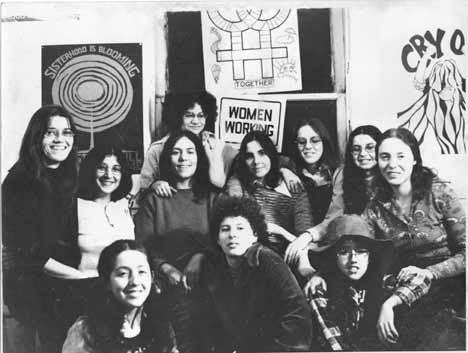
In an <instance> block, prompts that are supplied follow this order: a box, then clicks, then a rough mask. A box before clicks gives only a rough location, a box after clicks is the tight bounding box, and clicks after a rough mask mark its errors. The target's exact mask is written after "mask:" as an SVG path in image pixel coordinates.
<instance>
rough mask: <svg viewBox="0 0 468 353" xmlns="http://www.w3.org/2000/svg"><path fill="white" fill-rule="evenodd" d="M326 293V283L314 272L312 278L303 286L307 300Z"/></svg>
mask: <svg viewBox="0 0 468 353" xmlns="http://www.w3.org/2000/svg"><path fill="white" fill-rule="evenodd" d="M326 291H327V282H325V280H324V279H323V277H322V276H320V275H319V274H318V273H317V272H315V273H314V274H313V275H312V277H310V279H309V281H308V282H307V283H306V285H305V286H304V293H305V295H306V297H307V298H310V297H312V296H313V295H316V294H323V293H325V292H326Z"/></svg>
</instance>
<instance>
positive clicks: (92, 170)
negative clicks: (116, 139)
mask: <svg viewBox="0 0 468 353" xmlns="http://www.w3.org/2000/svg"><path fill="white" fill-rule="evenodd" d="M107 156H115V157H116V158H117V161H118V162H119V164H120V166H121V167H122V176H121V178H120V184H119V186H118V188H117V189H116V190H115V191H114V192H113V193H112V194H111V200H112V201H117V200H120V199H122V198H124V197H125V196H127V195H128V194H129V192H130V190H131V189H132V176H131V175H130V171H129V168H128V167H127V163H126V160H125V157H124V155H123V153H122V150H121V149H120V148H119V147H118V146H116V145H113V144H102V145H97V146H96V147H94V148H93V149H92V150H91V151H89V152H88V154H87V155H86V157H85V159H84V160H83V161H82V162H81V166H80V177H79V187H78V197H80V198H82V199H85V200H94V199H95V198H96V196H97V194H98V191H99V188H98V185H97V184H96V169H97V167H98V165H99V164H100V163H102V161H103V160H104V158H106V157H107Z"/></svg>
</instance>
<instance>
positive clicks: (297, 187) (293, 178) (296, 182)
mask: <svg viewBox="0 0 468 353" xmlns="http://www.w3.org/2000/svg"><path fill="white" fill-rule="evenodd" d="M280 173H281V176H282V177H283V180H284V182H285V184H286V186H287V188H288V190H289V192H290V193H293V194H297V193H300V192H302V191H303V190H304V185H302V181H301V179H300V178H299V177H298V176H297V175H296V174H294V173H293V172H291V171H290V170H289V169H288V168H281V169H280Z"/></svg>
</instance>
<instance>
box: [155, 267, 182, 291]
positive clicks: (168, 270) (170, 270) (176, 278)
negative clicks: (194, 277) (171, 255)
mask: <svg viewBox="0 0 468 353" xmlns="http://www.w3.org/2000/svg"><path fill="white" fill-rule="evenodd" d="M159 270H160V271H161V272H162V273H163V274H164V275H165V276H166V277H167V280H168V281H169V283H170V284H171V285H172V286H176V285H178V284H179V283H181V282H182V281H183V277H184V275H183V274H182V272H180V271H179V270H178V269H177V268H176V267H174V266H172V265H170V264H168V263H167V262H166V263H163V264H162V265H161V266H160V267H159Z"/></svg>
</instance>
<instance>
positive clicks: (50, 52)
mask: <svg viewBox="0 0 468 353" xmlns="http://www.w3.org/2000/svg"><path fill="white" fill-rule="evenodd" d="M141 63H142V59H141V44H133V43H131V44H120V43H119V44H80V45H47V46H43V47H42V103H43V104H50V103H53V104H60V105H62V106H63V107H65V108H66V109H67V110H68V111H69V112H70V114H71V115H72V116H73V121H74V123H75V125H76V128H77V129H78V135H77V136H76V138H75V143H77V146H78V150H79V154H80V156H81V157H83V156H84V155H85V154H86V153H87V152H88V151H89V150H90V149H92V148H93V147H94V146H95V145H96V144H99V143H103V142H114V143H117V144H119V145H120V146H122V148H123V150H124V154H125V157H126V159H127V162H128V164H129V166H130V167H131V169H132V171H133V172H134V173H138V172H139V170H140V168H141V165H142V163H143V121H142V118H143V114H142V67H141Z"/></svg>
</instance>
